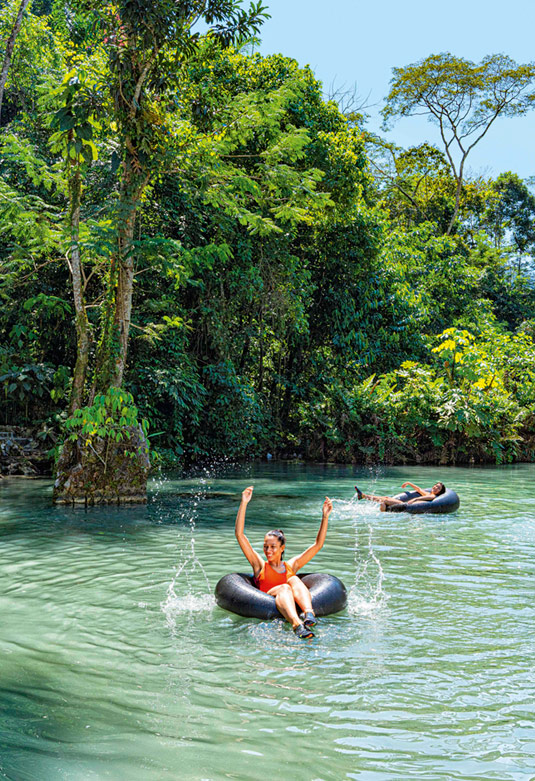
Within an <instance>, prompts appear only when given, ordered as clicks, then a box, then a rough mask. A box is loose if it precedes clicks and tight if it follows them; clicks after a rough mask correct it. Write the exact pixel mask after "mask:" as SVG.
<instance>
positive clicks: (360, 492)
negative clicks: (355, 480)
mask: <svg viewBox="0 0 535 781" xmlns="http://www.w3.org/2000/svg"><path fill="white" fill-rule="evenodd" d="M355 491H356V492H357V499H364V494H363V493H362V491H361V490H360V488H359V487H358V485H356V486H355Z"/></svg>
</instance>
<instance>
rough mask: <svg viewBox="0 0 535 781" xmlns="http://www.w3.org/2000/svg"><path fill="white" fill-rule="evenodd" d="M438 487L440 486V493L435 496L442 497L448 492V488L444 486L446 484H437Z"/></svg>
mask: <svg viewBox="0 0 535 781" xmlns="http://www.w3.org/2000/svg"><path fill="white" fill-rule="evenodd" d="M437 485H439V486H440V491H439V492H438V494H435V496H440V495H441V494H443V493H444V491H445V490H446V486H445V485H444V483H441V482H440V481H439V482H438V483H437Z"/></svg>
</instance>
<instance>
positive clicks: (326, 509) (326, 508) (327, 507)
mask: <svg viewBox="0 0 535 781" xmlns="http://www.w3.org/2000/svg"><path fill="white" fill-rule="evenodd" d="M332 511H333V503H332V502H331V500H330V499H329V497H328V496H326V497H325V501H324V502H323V517H324V518H328V517H329V515H330V514H331V513H332Z"/></svg>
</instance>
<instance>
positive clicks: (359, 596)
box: [336, 496, 388, 616]
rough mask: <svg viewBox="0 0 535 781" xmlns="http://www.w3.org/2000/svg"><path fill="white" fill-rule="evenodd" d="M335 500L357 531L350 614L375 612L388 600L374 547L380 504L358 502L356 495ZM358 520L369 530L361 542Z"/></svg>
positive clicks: (348, 607) (380, 565)
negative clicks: (375, 527) (374, 534)
mask: <svg viewBox="0 0 535 781" xmlns="http://www.w3.org/2000/svg"><path fill="white" fill-rule="evenodd" d="M336 502H337V504H338V505H341V506H340V511H341V514H342V515H343V516H344V517H345V518H347V519H348V520H349V521H350V522H351V523H352V525H353V528H354V530H355V545H354V560H355V582H354V583H353V585H352V586H351V587H350V589H349V594H348V600H347V609H348V611H349V613H350V614H351V615H360V616H362V615H366V616H369V615H373V614H375V613H376V612H377V611H378V610H380V609H381V608H383V607H384V606H385V605H386V603H387V600H388V595H387V594H386V592H385V590H384V587H383V584H384V579H385V574H384V570H383V567H382V564H381V561H380V559H379V557H378V555H377V554H376V552H375V551H374V548H373V526H372V523H371V520H372V518H374V517H376V515H377V505H376V504H374V503H373V502H358V501H357V498H356V496H355V497H353V498H352V499H351V500H350V501H345V500H342V499H338V500H336ZM359 520H361V521H364V523H365V526H366V529H367V531H364V535H365V542H363V543H360V541H359V535H360V534H361V532H360V529H359ZM361 525H362V524H361ZM361 549H362V550H361Z"/></svg>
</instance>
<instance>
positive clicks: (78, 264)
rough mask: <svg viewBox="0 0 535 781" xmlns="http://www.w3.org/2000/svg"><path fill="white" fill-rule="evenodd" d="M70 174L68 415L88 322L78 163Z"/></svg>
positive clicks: (82, 371) (79, 379)
mask: <svg viewBox="0 0 535 781" xmlns="http://www.w3.org/2000/svg"><path fill="white" fill-rule="evenodd" d="M72 168H73V170H72V174H71V176H70V178H69V199H70V215H69V222H70V239H71V247H70V269H71V275H72V288H73V297H74V311H75V318H76V319H75V325H76V347H77V350H76V365H75V367H74V373H73V378H72V388H71V398H70V402H69V415H72V414H73V412H74V411H75V410H77V409H79V408H80V407H81V406H82V404H83V400H84V399H83V397H84V387H85V380H86V375H87V364H88V362H89V345H90V337H89V321H88V318H87V311H86V308H85V301H84V282H83V275H82V261H81V258H80V201H81V194H82V183H81V178H80V163H79V162H76V163H73V164H72Z"/></svg>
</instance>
